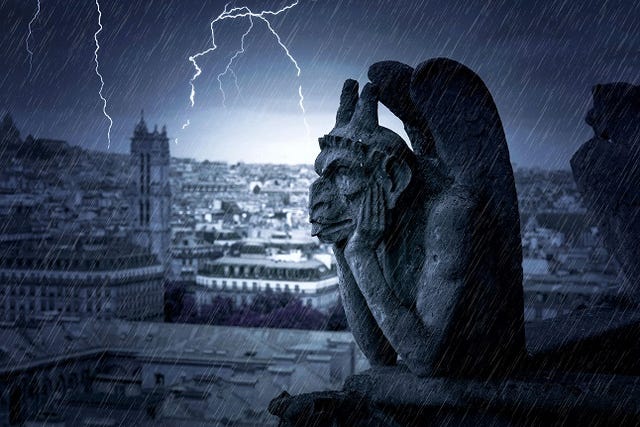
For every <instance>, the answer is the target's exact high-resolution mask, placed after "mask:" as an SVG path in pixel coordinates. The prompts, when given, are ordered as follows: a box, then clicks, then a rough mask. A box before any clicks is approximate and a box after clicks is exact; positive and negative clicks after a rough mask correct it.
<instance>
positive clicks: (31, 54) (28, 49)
mask: <svg viewBox="0 0 640 427" xmlns="http://www.w3.org/2000/svg"><path fill="white" fill-rule="evenodd" d="M37 2H38V5H37V8H36V12H35V13H34V14H33V17H32V18H31V21H29V25H28V28H29V31H28V33H27V38H26V40H25V44H26V45H27V52H28V53H29V74H27V77H29V76H30V75H31V69H32V68H33V51H32V50H31V48H30V47H29V39H30V38H31V34H32V31H31V26H32V25H33V23H34V22H35V20H36V19H38V15H40V0H37Z"/></svg>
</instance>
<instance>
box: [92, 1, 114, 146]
mask: <svg viewBox="0 0 640 427" xmlns="http://www.w3.org/2000/svg"><path fill="white" fill-rule="evenodd" d="M96 8H97V9H98V31H96V32H95V33H94V35H93V39H94V40H95V42H96V50H95V51H94V52H93V55H94V58H95V62H96V75H97V76H98V78H99V79H100V89H99V90H98V96H100V99H101V100H102V113H103V114H104V116H105V117H106V118H107V119H108V120H109V129H108V130H107V140H108V145H107V148H111V127H112V126H113V120H112V119H111V116H110V115H109V114H107V99H106V98H105V97H104V96H103V95H102V89H104V80H103V79H102V74H100V62H99V61H98V51H99V50H100V43H99V42H98V34H100V32H101V31H102V12H101V11H100V3H99V1H98V0H96Z"/></svg>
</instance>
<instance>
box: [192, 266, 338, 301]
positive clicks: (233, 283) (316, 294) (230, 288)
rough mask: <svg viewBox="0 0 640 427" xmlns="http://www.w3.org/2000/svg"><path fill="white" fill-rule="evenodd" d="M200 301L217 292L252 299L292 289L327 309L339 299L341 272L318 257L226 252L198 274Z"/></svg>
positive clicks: (209, 299)
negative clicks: (285, 257) (286, 258)
mask: <svg viewBox="0 0 640 427" xmlns="http://www.w3.org/2000/svg"><path fill="white" fill-rule="evenodd" d="M196 285H199V289H197V292H196V298H197V300H198V301H197V302H198V304H199V305H202V304H209V303H210V302H211V299H212V298H213V297H214V296H216V295H222V296H226V297H231V298H233V299H234V301H235V302H236V303H237V304H242V303H249V302H251V301H252V300H253V298H254V297H255V295H257V294H258V293H259V292H265V291H274V292H291V293H292V294H293V295H295V296H297V297H298V298H300V299H301V300H302V302H303V303H305V304H307V305H310V306H312V307H314V308H317V309H319V310H327V309H329V308H331V307H333V305H334V304H335V303H336V302H337V298H338V273H337V270H336V266H335V263H327V262H322V261H319V260H317V259H306V260H301V261H280V260H275V259H270V258H266V257H231V256H225V257H222V258H219V259H217V260H214V261H211V262H207V263H205V264H204V265H203V267H202V268H200V269H199V271H198V275H197V276H196Z"/></svg>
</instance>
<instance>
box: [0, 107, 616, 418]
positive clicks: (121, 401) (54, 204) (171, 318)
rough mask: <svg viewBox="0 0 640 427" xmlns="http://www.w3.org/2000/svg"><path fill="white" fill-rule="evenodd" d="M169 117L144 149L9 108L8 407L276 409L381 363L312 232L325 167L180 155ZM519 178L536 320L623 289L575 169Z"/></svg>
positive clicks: (261, 414)
mask: <svg viewBox="0 0 640 427" xmlns="http://www.w3.org/2000/svg"><path fill="white" fill-rule="evenodd" d="M169 132H170V131H169V130H167V129H165V128H164V127H161V128H158V126H155V125H154V126H153V127H152V125H150V124H147V119H146V118H145V117H144V116H141V117H139V118H138V120H137V123H136V121H135V120H134V119H132V134H131V152H130V154H118V153H105V152H97V151H90V150H86V149H82V148H79V147H77V146H72V145H70V144H69V143H67V142H66V141H62V140H56V139H50V138H49V135H42V136H39V135H38V136H32V135H30V134H28V130H20V129H18V128H17V127H16V125H15V124H14V122H13V120H12V118H11V115H10V114H6V115H5V116H4V117H3V119H2V126H1V129H0V141H1V142H2V146H1V148H0V153H2V156H1V157H0V160H1V162H2V168H1V170H2V172H1V175H2V177H1V179H0V185H1V186H2V188H1V189H0V191H2V198H1V199H0V200H1V203H2V206H1V209H2V210H1V211H0V212H1V219H0V224H2V228H1V229H0V231H1V248H2V249H1V254H2V255H1V257H0V259H1V260H2V261H1V263H2V264H1V270H0V271H1V273H0V277H2V286H1V287H0V292H1V294H0V297H1V298H2V304H0V318H1V319H2V323H1V325H2V326H1V329H0V333H2V335H3V338H2V340H0V341H1V342H12V343H13V345H12V346H11V347H6V346H5V347H3V348H2V355H1V357H2V360H3V364H4V365H5V368H4V372H3V374H4V377H5V378H11V377H12V376H16V377H19V378H20V379H21V380H20V381H22V382H23V384H21V385H20V387H21V388H14V389H13V391H11V393H10V394H8V393H5V394H4V395H3V400H2V402H3V406H2V407H1V409H2V410H4V411H7V413H6V414H5V416H6V419H11V417H25V418H26V419H28V418H27V417H29V416H34V415H35V416H36V419H38V417H39V419H41V420H42V419H46V420H48V421H47V422H53V421H51V420H59V421H60V422H62V420H65V419H69V415H68V414H73V417H72V418H71V419H75V420H79V419H82V420H84V421H82V422H84V425H104V424H100V423H103V422H105V420H107V421H108V420H111V421H112V422H113V423H114V425H117V424H118V423H120V422H122V420H127V421H126V422H127V423H129V422H131V420H135V422H136V423H139V424H141V425H172V424H171V423H172V422H173V423H175V422H178V424H179V423H180V420H185V419H189V420H190V421H191V422H203V423H211V425H218V424H216V423H220V424H221V425H222V424H224V423H226V422H230V421H233V422H238V423H242V425H263V424H265V423H267V424H268V423H273V422H274V419H273V418H272V417H271V416H270V415H269V414H268V413H267V412H266V407H267V404H268V402H269V400H270V399H272V398H273V397H274V396H276V395H277V394H279V393H280V392H281V391H283V390H285V389H286V390H288V391H289V392H291V391H296V392H306V391H314V390H321V389H327V388H337V387H339V385H340V384H341V382H342V381H343V380H344V379H345V378H346V377H347V376H348V375H350V374H352V373H354V372H358V371H361V370H363V369H365V368H366V367H367V366H368V365H367V362H366V360H365V359H364V357H363V356H362V354H361V353H360V352H359V350H357V347H356V346H355V344H354V342H353V338H352V337H351V336H350V334H349V332H348V325H347V322H346V319H345V317H344V310H343V308H342V306H341V303H340V299H339V296H338V277H337V272H336V265H335V264H336V263H335V259H334V258H333V255H332V252H331V248H330V247H329V246H327V245H324V244H321V243H320V242H319V241H318V240H317V239H316V238H312V237H311V227H310V224H309V222H308V216H309V215H308V203H309V200H308V199H309V197H308V188H309V185H310V184H311V182H312V181H313V179H314V176H315V171H314V168H313V166H312V165H304V164H303V165H284V164H282V165H278V164H248V163H247V164H244V163H237V164H228V163H226V162H222V161H215V160H204V161H196V160H193V159H187V158H175V157H171V155H170V148H171V145H170V142H169V138H168V136H167V135H168V133H169ZM25 133H27V136H22V135H24V134H25ZM515 178H516V186H517V189H518V197H519V200H518V203H519V206H520V215H521V227H522V230H521V233H522V247H523V251H524V260H523V271H524V291H525V320H527V321H532V320H541V319H549V318H553V317H556V316H558V315H562V314H566V313H570V312H572V311H574V310H578V309H581V308H586V307H589V306H591V305H594V304H596V303H598V302H599V301H602V300H603V299H607V298H609V297H611V298H613V297H614V295H615V291H616V289H617V286H618V285H619V283H618V266H617V264H616V262H615V259H614V258H612V257H611V256H610V255H609V254H608V252H607V251H606V249H605V248H604V246H603V244H602V241H601V239H600V236H599V234H598V230H597V228H595V227H593V226H591V225H590V224H589V222H588V220H587V217H586V211H585V209H584V207H583V206H582V203H581V198H580V195H579V193H578V191H577V189H576V187H575V183H574V181H573V179H572V177H571V172H569V171H565V170H551V171H550V170H543V169H534V168H517V167H516V168H515ZM58 371H59V372H60V373H59V374H56V372H58ZM5 390H6V389H5ZM17 390H19V392H18V391H17ZM16 393H19V394H18V395H16ZM23 393H24V394H23ZM123 396H126V397H125V398H123ZM18 397H19V398H20V399H19V401H20V405H19V408H18V409H16V406H15V405H16V400H17V399H18ZM61 402H63V406H62V407H63V408H65V409H63V410H62V411H60V408H61V407H60V406H59V405H60V403H61ZM92 402H93V403H92ZM105 413H108V416H106V417H105ZM92 420H93V421H92ZM34 422H35V421H34ZM92 422H93V424H92ZM159 423H166V424H159ZM33 425H41V424H33ZM47 425H53V424H47ZM203 425H204V424H203ZM206 425H209V424H206Z"/></svg>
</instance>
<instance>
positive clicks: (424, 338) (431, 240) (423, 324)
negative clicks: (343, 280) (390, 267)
mask: <svg viewBox="0 0 640 427" xmlns="http://www.w3.org/2000/svg"><path fill="white" fill-rule="evenodd" d="M441 196H444V197H443V199H441V200H443V202H442V203H437V204H436V205H435V206H434V208H433V210H432V213H431V215H430V218H429V219H430V222H429V226H428V227H429V229H430V232H429V233H428V234H427V236H426V239H427V242H426V244H427V247H428V248H429V250H428V251H427V257H426V260H425V262H424V267H423V272H422V275H421V278H420V280H419V283H417V284H416V286H418V290H417V301H416V307H417V310H416V311H414V310H412V309H411V308H410V307H406V306H405V305H403V304H402V303H401V301H400V300H399V299H398V297H397V296H396V295H395V293H394V292H393V291H392V288H391V285H390V284H389V283H387V281H386V279H385V277H384V274H383V272H382V268H381V267H380V263H379V261H378V258H377V255H376V251H375V249H374V248H368V249H366V248H365V247H364V246H357V247H347V253H346V254H345V255H346V260H347V262H348V265H349V267H350V270H351V272H352V274H353V276H354V278H355V280H356V282H357V283H358V286H359V289H360V291H361V292H362V294H363V296H364V298H365V300H366V302H367V305H368V307H369V309H370V311H371V314H372V315H373V317H374V318H375V320H376V322H377V324H378V326H379V327H380V329H381V330H382V332H383V334H384V335H385V337H386V338H387V339H388V340H389V342H390V343H391V344H392V345H393V348H394V349H395V350H396V351H397V352H398V354H399V355H400V356H401V357H402V359H403V360H404V361H405V362H406V363H407V365H408V366H409V368H410V369H411V370H412V371H413V372H414V373H416V374H418V375H428V374H430V373H431V372H432V370H433V368H434V364H435V363H436V360H435V357H436V355H437V354H438V352H434V351H433V348H427V345H426V343H429V342H431V343H433V344H434V345H438V344H441V343H442V339H443V338H444V337H445V330H444V328H446V326H447V325H450V323H451V317H452V316H453V315H454V308H455V304H456V302H457V301H458V300H459V297H460V294H461V292H462V291H463V288H464V285H465V278H464V272H465V271H466V269H467V268H468V265H467V264H468V259H469V253H470V250H471V248H470V247H469V244H470V243H469V242H470V239H471V229H470V224H471V221H472V218H471V214H472V207H473V203H472V202H471V199H465V198H463V197H452V198H446V197H447V196H446V195H441ZM461 236H468V239H465V238H461ZM399 268H401V267H399Z"/></svg>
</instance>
